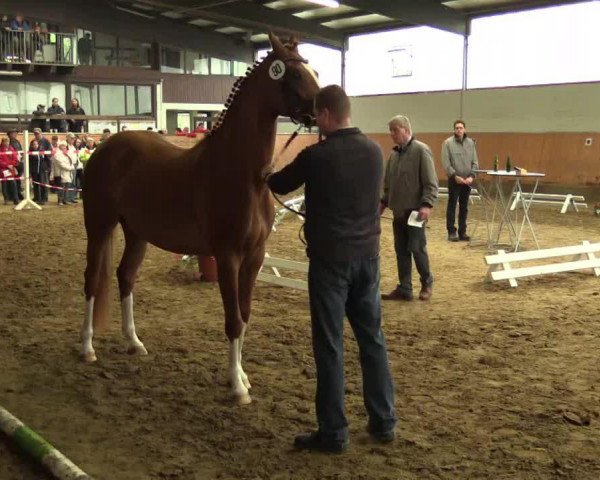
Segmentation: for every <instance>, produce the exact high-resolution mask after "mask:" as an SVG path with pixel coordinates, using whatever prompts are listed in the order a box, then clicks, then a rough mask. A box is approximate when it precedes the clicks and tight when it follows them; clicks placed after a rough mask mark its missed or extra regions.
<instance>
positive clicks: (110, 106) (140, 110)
mask: <svg viewBox="0 0 600 480" xmlns="http://www.w3.org/2000/svg"><path fill="white" fill-rule="evenodd" d="M71 94H72V95H73V97H75V98H78V99H79V102H80V103H81V106H82V108H83V109H84V110H85V112H86V113H87V114H88V115H115V116H116V115H118V116H121V115H148V116H150V115H152V87H151V86H150V85H71ZM59 98H60V97H59ZM32 111H33V109H32Z"/></svg>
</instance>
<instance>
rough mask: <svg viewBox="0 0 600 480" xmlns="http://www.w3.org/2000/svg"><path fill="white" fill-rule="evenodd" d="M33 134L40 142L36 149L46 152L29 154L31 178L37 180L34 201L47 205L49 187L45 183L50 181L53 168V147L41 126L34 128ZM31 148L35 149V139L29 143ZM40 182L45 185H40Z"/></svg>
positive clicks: (34, 186) (34, 187) (34, 188)
mask: <svg viewBox="0 0 600 480" xmlns="http://www.w3.org/2000/svg"><path fill="white" fill-rule="evenodd" d="M33 135H34V140H35V141H37V144H38V150H36V151H39V152H44V153H40V154H38V155H35V154H34V155H33V156H32V155H30V156H29V159H30V162H29V167H30V172H29V174H30V175H31V179H32V180H33V181H34V182H36V183H34V184H33V197H34V201H36V202H39V203H40V204H41V205H45V204H46V202H47V201H48V187H46V186H45V185H47V184H49V183H50V170H52V162H51V157H52V154H51V153H49V152H52V148H53V147H52V144H51V143H50V142H49V141H48V139H47V138H46V137H44V135H43V134H42V131H41V130H40V129H39V128H38V129H35V130H34V132H33ZM29 150H30V151H31V150H34V149H33V140H32V141H31V143H30V144H29ZM32 167H33V168H32ZM40 183H42V184H45V185H40Z"/></svg>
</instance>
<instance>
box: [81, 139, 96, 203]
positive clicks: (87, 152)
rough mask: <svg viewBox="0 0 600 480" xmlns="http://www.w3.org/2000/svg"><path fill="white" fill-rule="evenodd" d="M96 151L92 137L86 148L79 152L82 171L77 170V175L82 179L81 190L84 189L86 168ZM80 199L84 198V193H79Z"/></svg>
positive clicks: (88, 140)
mask: <svg viewBox="0 0 600 480" xmlns="http://www.w3.org/2000/svg"><path fill="white" fill-rule="evenodd" d="M94 150H96V143H95V142H94V139H93V138H92V137H89V138H88V139H87V143H86V144H85V146H83V147H82V148H81V150H79V164H80V165H81V171H80V170H77V173H78V174H79V177H80V181H79V184H80V185H81V187H79V188H83V177H84V175H85V166H86V164H87V162H88V160H89V159H90V157H91V156H92V153H94ZM80 172H81V173H80ZM79 198H82V192H79Z"/></svg>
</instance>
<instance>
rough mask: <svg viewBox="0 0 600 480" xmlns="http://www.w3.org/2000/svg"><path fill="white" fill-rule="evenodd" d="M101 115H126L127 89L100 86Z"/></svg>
mask: <svg viewBox="0 0 600 480" xmlns="http://www.w3.org/2000/svg"><path fill="white" fill-rule="evenodd" d="M99 87H100V92H99V93H100V115H125V87H124V86H123V85H100V86H99Z"/></svg>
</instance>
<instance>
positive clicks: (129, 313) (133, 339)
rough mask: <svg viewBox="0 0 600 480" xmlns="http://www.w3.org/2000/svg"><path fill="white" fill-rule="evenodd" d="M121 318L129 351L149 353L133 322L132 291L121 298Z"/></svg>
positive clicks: (139, 353) (140, 353) (132, 352)
mask: <svg viewBox="0 0 600 480" xmlns="http://www.w3.org/2000/svg"><path fill="white" fill-rule="evenodd" d="M121 318H122V320H123V323H122V326H121V330H122V332H123V336H124V337H125V340H127V353H131V354H135V353H137V354H138V355H148V351H147V350H146V348H145V347H144V344H143V343H142V342H140V339H139V338H138V336H137V334H136V333H135V324H134V323H133V294H132V293H130V294H129V295H127V296H126V297H125V298H124V299H123V300H121Z"/></svg>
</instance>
